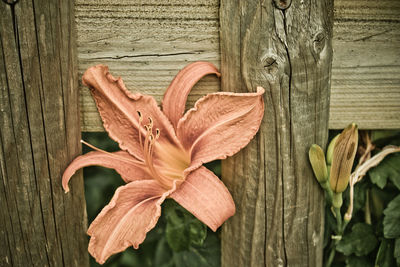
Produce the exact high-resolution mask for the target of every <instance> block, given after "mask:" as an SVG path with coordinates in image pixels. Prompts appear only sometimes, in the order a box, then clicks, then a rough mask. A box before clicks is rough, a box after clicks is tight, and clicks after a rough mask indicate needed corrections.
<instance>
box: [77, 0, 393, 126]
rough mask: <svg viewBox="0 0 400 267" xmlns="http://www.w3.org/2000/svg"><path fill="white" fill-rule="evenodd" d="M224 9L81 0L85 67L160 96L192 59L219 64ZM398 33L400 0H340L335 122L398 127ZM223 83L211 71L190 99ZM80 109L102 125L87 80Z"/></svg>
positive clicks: (178, 0) (208, 4) (204, 4)
mask: <svg viewBox="0 0 400 267" xmlns="http://www.w3.org/2000/svg"><path fill="white" fill-rule="evenodd" d="M218 10H219V1H218V0H212V1H206V0H199V1H196V0H190V1H182V0H174V1H155V0H152V1H139V0H137V1H128V0H117V1H109V0H101V1H94V0H91V1H84V0H78V1H76V24H77V27H78V46H79V53H78V56H79V74H80V76H81V75H82V74H83V72H84V71H85V69H86V68H88V67H89V66H91V65H95V64H99V63H102V64H107V65H109V66H110V69H111V72H112V73H114V74H115V75H117V76H122V77H123V79H124V81H125V83H126V85H127V86H128V88H129V89H130V90H131V91H140V92H143V93H148V94H151V95H154V96H155V97H156V98H157V100H158V101H160V99H161V97H162V95H163V93H164V90H165V89H166V88H167V86H168V84H169V82H170V81H171V80H172V78H173V77H174V76H175V75H176V73H177V72H178V70H179V69H181V68H182V67H183V66H185V65H186V64H187V63H188V62H193V61H197V60H206V61H211V62H213V63H215V64H216V65H217V66H219V62H220V56H219V54H220V52H219V37H218V32H219V30H220V29H219V22H218V20H219V15H218ZM239 15H240V14H239ZM399 40H400V2H399V1H375V0H361V1H358V0H351V1H344V0H338V1H335V24H334V39H333V49H334V59H333V70H332V93H331V111H330V124H329V127H330V128H331V129H336V128H344V127H345V126H346V125H347V124H348V123H350V122H353V121H354V122H357V123H358V124H359V126H360V128H363V129H367V128H368V129H372V128H377V129H378V128H379V129H394V128H400V116H399V114H400V79H399V77H400V64H399V60H400V41H399ZM234 89H235V88H233V89H232V90H234ZM218 90H220V83H219V80H218V79H217V78H215V77H211V76H210V77H207V78H206V79H204V80H202V81H201V82H200V83H199V84H198V86H197V87H196V88H195V91H194V92H193V93H192V94H191V95H190V97H189V105H193V103H194V101H195V100H196V99H198V98H199V97H200V96H201V95H204V94H207V93H209V92H215V91H218ZM81 111H82V113H81V119H82V124H81V125H82V131H104V129H103V127H102V124H101V120H100V118H99V115H98V113H97V111H96V107H95V104H94V102H93V100H92V98H91V96H90V93H89V91H88V90H87V88H85V87H83V86H81Z"/></svg>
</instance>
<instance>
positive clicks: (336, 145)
mask: <svg viewBox="0 0 400 267" xmlns="http://www.w3.org/2000/svg"><path fill="white" fill-rule="evenodd" d="M357 145H358V129H357V125H356V124H355V123H352V124H350V125H349V126H347V127H346V128H345V129H344V130H343V131H342V133H340V134H338V135H337V136H336V137H335V138H333V139H332V141H331V142H330V144H329V146H328V149H327V152H326V159H325V155H324V152H323V150H322V148H321V147H320V146H318V145H316V144H313V145H312V146H311V148H310V150H309V152H308V156H309V159H310V162H311V166H312V169H313V171H314V174H315V177H316V179H317V181H318V182H319V184H320V185H321V187H322V188H323V189H324V190H325V191H326V192H327V194H328V200H329V201H331V204H332V206H333V207H335V208H340V207H341V205H342V202H343V200H342V192H343V191H344V190H346V188H347V186H348V184H349V179H350V175H351V169H352V167H353V162H354V158H355V155H356V151H357Z"/></svg>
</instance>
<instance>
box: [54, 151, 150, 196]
mask: <svg viewBox="0 0 400 267" xmlns="http://www.w3.org/2000/svg"><path fill="white" fill-rule="evenodd" d="M132 160H135V159H134V158H133V157H132V156H131V155H130V154H129V153H128V152H125V151H122V150H121V151H117V152H112V153H103V152H98V151H93V152H89V153H86V154H85V155H82V156H79V157H76V158H75V159H74V160H73V161H72V162H71V164H70V165H69V166H68V167H67V169H66V170H65V171H64V174H63V177H62V186H63V188H64V190H65V192H66V193H67V192H68V191H69V187H68V182H69V180H70V179H71V177H72V175H74V173H75V172H76V171H77V170H79V169H80V168H83V167H87V166H94V165H98V166H103V167H106V168H110V169H115V170H116V171H117V172H118V173H119V174H120V175H121V177H122V179H123V180H124V181H125V182H126V183H129V182H132V181H135V180H143V179H151V178H150V176H149V174H147V172H146V171H145V170H144V169H142V168H140V167H138V166H137V165H136V164H134V163H132V162H131V161H132Z"/></svg>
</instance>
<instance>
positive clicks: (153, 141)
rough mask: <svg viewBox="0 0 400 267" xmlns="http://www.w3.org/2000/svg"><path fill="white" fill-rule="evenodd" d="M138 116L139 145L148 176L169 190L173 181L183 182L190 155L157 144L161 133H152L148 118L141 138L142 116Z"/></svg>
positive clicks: (168, 144) (151, 125)
mask: <svg viewBox="0 0 400 267" xmlns="http://www.w3.org/2000/svg"><path fill="white" fill-rule="evenodd" d="M138 115H139V143H140V146H141V147H142V151H143V159H144V165H145V166H146V167H147V172H148V173H149V175H150V176H151V177H152V178H153V179H155V180H157V181H158V182H159V183H160V184H161V185H162V186H163V187H165V188H168V189H169V188H171V187H172V185H173V181H174V180H180V181H183V180H184V178H185V177H184V174H183V172H184V170H185V169H186V168H187V167H189V165H190V155H189V153H188V152H187V151H185V150H183V149H182V148H180V147H178V146H176V145H174V144H171V143H167V142H159V141H158V139H159V137H160V134H161V131H160V130H159V129H158V128H156V129H155V131H154V132H153V126H154V125H153V120H152V118H151V117H149V118H148V121H149V122H148V124H146V125H144V126H143V128H144V129H145V132H146V134H145V135H144V136H142V133H141V132H142V126H141V125H142V122H143V117H142V114H141V113H140V112H139V111H138ZM143 138H144V140H142V139H143Z"/></svg>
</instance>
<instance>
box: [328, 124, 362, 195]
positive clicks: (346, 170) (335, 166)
mask: <svg viewBox="0 0 400 267" xmlns="http://www.w3.org/2000/svg"><path fill="white" fill-rule="evenodd" d="M357 145H358V130H357V125H356V124H355V123H352V124H350V125H349V126H347V127H346V129H344V130H343V132H342V133H341V134H340V135H339V136H338V137H337V140H336V142H335V144H334V148H333V153H332V166H331V170H330V179H329V180H330V184H331V189H332V191H333V192H334V193H341V192H343V191H344V190H345V189H346V187H347V185H348V184H349V179H350V174H351V169H352V167H353V162H354V157H355V156H356V151H357Z"/></svg>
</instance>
